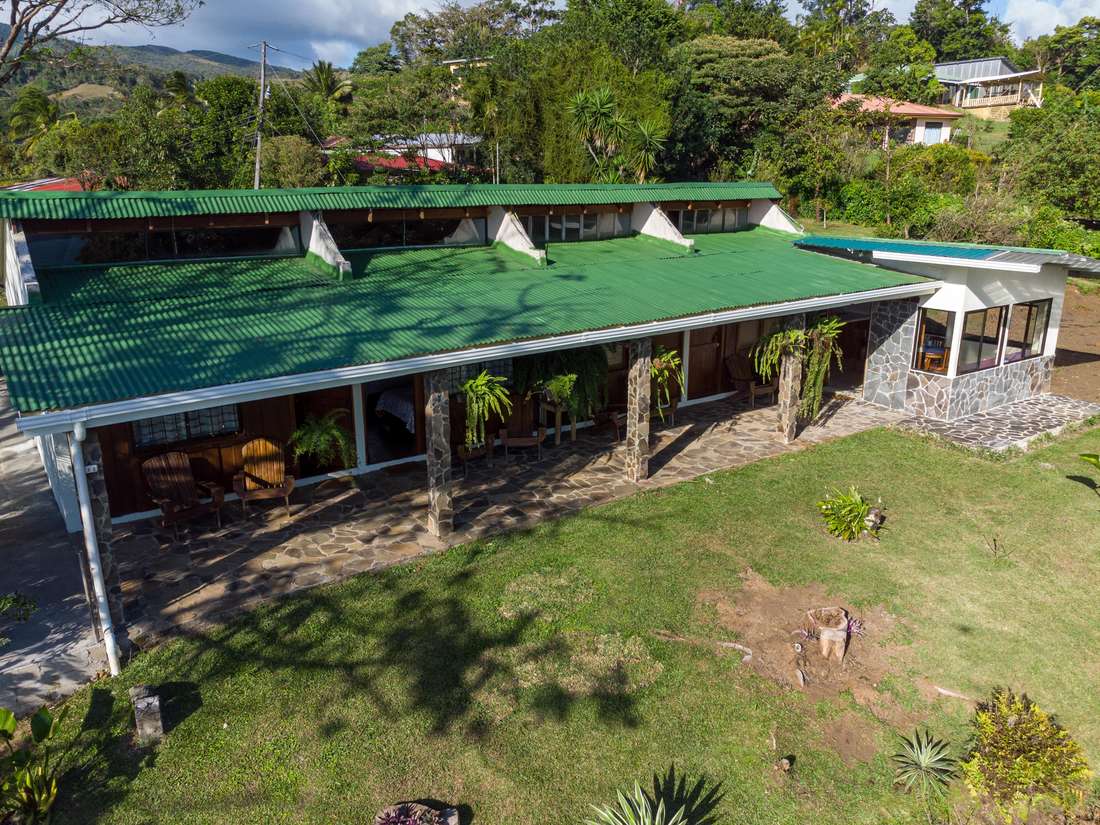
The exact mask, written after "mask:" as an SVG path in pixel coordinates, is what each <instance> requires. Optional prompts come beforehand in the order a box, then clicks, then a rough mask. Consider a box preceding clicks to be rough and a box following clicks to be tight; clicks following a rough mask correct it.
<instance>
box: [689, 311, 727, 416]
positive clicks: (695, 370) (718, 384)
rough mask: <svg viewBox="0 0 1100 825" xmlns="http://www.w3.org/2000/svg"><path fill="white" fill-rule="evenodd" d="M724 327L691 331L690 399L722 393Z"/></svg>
mask: <svg viewBox="0 0 1100 825" xmlns="http://www.w3.org/2000/svg"><path fill="white" fill-rule="evenodd" d="M722 336H723V329H722V327H720V326H719V327H704V328H702V329H693V330H692V331H691V362H690V364H689V365H688V398H705V397H707V396H708V395H717V394H718V393H720V392H721V391H722Z"/></svg>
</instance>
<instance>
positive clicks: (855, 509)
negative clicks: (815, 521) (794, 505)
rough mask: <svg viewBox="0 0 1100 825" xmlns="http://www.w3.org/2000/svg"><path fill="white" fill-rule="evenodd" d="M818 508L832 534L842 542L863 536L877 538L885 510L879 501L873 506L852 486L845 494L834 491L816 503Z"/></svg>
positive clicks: (826, 527)
mask: <svg viewBox="0 0 1100 825" xmlns="http://www.w3.org/2000/svg"><path fill="white" fill-rule="evenodd" d="M817 509H818V510H820V511H821V516H822V518H823V519H824V520H825V529H826V530H827V531H828V532H829V535H831V536H836V537H837V538H838V539H843V540H844V541H855V540H856V539H858V538H861V537H863V536H870V537H871V538H878V531H879V529H881V526H882V511H883V509H884V508H883V507H882V502H881V501H880V502H879V503H878V504H877V505H872V504H871V502H869V501H867V500H866V499H865V498H864V497H863V495H862V494H861V493H860V492H859V490H857V489H856V488H855V487H849V488H848V492H846V493H845V492H842V491H841V490H833V492H832V493H830V494H829V495H828V496H826V497H825V498H824V499H822V500H821V501H819V502H818V503H817Z"/></svg>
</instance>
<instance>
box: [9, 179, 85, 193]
mask: <svg viewBox="0 0 1100 825" xmlns="http://www.w3.org/2000/svg"><path fill="white" fill-rule="evenodd" d="M81 188H82V187H81V186H80V181H78V180H77V179H76V178H39V179H38V180H31V181H27V182H25V183H13V184H12V185H11V186H4V187H0V189H6V190H8V191H10V192H79V191H80V190H81Z"/></svg>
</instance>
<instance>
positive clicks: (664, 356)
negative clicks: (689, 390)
mask: <svg viewBox="0 0 1100 825" xmlns="http://www.w3.org/2000/svg"><path fill="white" fill-rule="evenodd" d="M649 377H650V378H651V379H652V381H653V386H654V387H655V388H656V390H657V397H656V399H655V400H656V402H657V415H659V416H660V417H661V420H662V421H664V420H665V411H664V407H667V406H669V405H671V404H672V395H673V393H676V394H677V395H679V393H680V389H681V387H683V386H684V364H683V361H682V360H681V359H680V354H679V353H678V352H677V351H676V350H674V349H665V348H664V347H657V351H656V352H655V353H654V355H653V358H652V359H650V362H649Z"/></svg>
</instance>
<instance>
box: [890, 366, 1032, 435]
mask: <svg viewBox="0 0 1100 825" xmlns="http://www.w3.org/2000/svg"><path fill="white" fill-rule="evenodd" d="M1053 369H1054V356H1053V355H1044V356H1041V357H1039V358H1029V359H1028V360H1027V361H1017V362H1016V363H1014V364H1002V365H1001V366H999V367H993V368H991V369H987V370H979V371H978V372H971V373H967V374H966V375H960V376H957V377H955V378H947V377H945V376H942V375H931V374H929V373H923V372H912V373H910V375H909V391H908V393H907V400H908V408H909V409H910V410H911V411H912V412H914V413H916V414H917V415H923V416H925V417H927V418H935V419H939V420H941V421H954V420H956V419H958V418H965V417H966V416H968V415H974V414H976V413H981V412H985V411H986V410H991V409H994V408H996V407H1000V406H1003V405H1005V404H1011V403H1012V402H1014V401H1023V400H1024V399H1025V398H1032V397H1034V396H1036V395H1042V394H1043V393H1046V392H1049V391H1050V378H1051V373H1052V370H1053Z"/></svg>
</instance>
